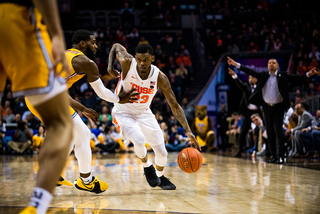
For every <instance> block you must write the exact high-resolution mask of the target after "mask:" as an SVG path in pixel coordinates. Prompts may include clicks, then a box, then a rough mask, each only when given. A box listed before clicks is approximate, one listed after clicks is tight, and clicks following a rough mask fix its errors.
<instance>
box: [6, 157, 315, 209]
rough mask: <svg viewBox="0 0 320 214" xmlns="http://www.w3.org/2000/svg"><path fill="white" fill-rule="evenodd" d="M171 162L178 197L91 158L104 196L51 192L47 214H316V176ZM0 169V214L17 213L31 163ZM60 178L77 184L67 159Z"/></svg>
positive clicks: (11, 160)
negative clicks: (187, 167)
mask: <svg viewBox="0 0 320 214" xmlns="http://www.w3.org/2000/svg"><path fill="white" fill-rule="evenodd" d="M177 156H178V153H169V156H168V166H167V167H166V169H165V175H166V176H167V177H168V178H170V180H171V181H172V182H173V183H174V184H175V185H176V186H177V189H176V190H174V191H164V190H161V189H160V188H158V187H157V188H151V187H149V185H148V184H147V182H146V180H145V177H144V175H143V168H142V165H141V162H140V161H139V160H138V159H137V158H136V157H135V155H134V154H113V155H93V161H92V172H93V175H94V176H96V175H99V178H100V179H101V180H103V181H106V182H107V183H108V184H109V189H108V190H107V191H106V192H105V193H102V194H99V195H97V194H94V193H89V192H82V191H79V190H77V189H76V188H74V187H57V188H56V190H55V192H54V198H53V200H52V202H51V204H50V209H49V210H48V213H52V214H55V213H83V214H85V213H94V214H100V213H101V214H102V213H134V214H135V213H143V214H146V213H319V210H320V204H319V202H320V182H319V177H320V171H316V170H310V169H305V168H300V167H295V166H292V165H276V164H268V163H265V161H264V160H263V159H262V158H258V159H256V161H254V162H253V161H252V160H250V159H241V158H231V157H223V156H218V155H214V154H209V153H204V154H203V166H202V168H201V169H200V170H199V171H198V172H197V173H193V174H187V173H184V172H182V171H181V170H180V169H179V167H178V165H177V162H176V158H177ZM149 157H150V159H151V161H152V162H154V156H153V153H149ZM0 166H1V168H0V169H1V171H0V180H1V183H0V214H1V213H5V214H11V213H12V214H16V213H19V211H21V210H22V208H23V207H24V206H26V205H27V204H28V202H29V197H30V194H31V191H32V188H33V186H34V184H35V179H36V172H37V170H38V163H37V157H36V156H33V157H28V156H0ZM63 174H64V178H65V179H67V180H69V181H71V182H73V180H74V179H76V178H78V176H79V175H78V164H77V161H76V159H75V157H74V156H73V155H71V156H70V157H69V158H68V161H67V163H66V167H65V169H64V172H63Z"/></svg>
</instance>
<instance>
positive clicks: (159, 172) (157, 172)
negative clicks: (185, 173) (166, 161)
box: [156, 170, 164, 178]
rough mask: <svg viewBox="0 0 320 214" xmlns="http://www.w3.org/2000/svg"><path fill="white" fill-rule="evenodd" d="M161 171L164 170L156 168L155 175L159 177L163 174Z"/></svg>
mask: <svg viewBox="0 0 320 214" xmlns="http://www.w3.org/2000/svg"><path fill="white" fill-rule="evenodd" d="M163 172H164V170H162V171H158V170H156V174H157V176H158V177H159V178H160V177H161V176H162V175H163Z"/></svg>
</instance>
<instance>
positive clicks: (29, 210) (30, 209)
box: [20, 206, 37, 214]
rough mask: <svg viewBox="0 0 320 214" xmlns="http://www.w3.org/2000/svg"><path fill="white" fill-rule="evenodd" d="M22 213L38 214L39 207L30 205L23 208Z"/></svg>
mask: <svg viewBox="0 0 320 214" xmlns="http://www.w3.org/2000/svg"><path fill="white" fill-rule="evenodd" d="M20 214H37V209H36V208H35V207H31V206H30V207H27V208H25V209H24V210H22V211H21V212H20Z"/></svg>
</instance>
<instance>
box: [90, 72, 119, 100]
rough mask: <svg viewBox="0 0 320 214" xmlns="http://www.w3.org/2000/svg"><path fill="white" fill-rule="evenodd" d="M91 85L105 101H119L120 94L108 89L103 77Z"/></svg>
mask: <svg viewBox="0 0 320 214" xmlns="http://www.w3.org/2000/svg"><path fill="white" fill-rule="evenodd" d="M90 85H91V86H92V88H93V90H94V91H95V92H96V93H97V95H98V96H99V97H100V98H101V99H104V100H105V101H108V102H112V103H118V102H119V97H118V95H116V94H114V93H113V92H112V91H110V90H109V89H107V88H106V87H105V86H104V85H103V83H102V81H101V79H100V78H99V79H97V80H96V81H94V82H90Z"/></svg>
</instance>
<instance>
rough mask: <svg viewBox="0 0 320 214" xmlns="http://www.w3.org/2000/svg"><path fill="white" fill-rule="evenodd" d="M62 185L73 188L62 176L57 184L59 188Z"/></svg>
mask: <svg viewBox="0 0 320 214" xmlns="http://www.w3.org/2000/svg"><path fill="white" fill-rule="evenodd" d="M61 185H65V186H70V187H72V186H73V184H72V183H71V182H69V181H67V180H64V178H63V177H61V176H60V178H59V181H58V182H57V186H61Z"/></svg>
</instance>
